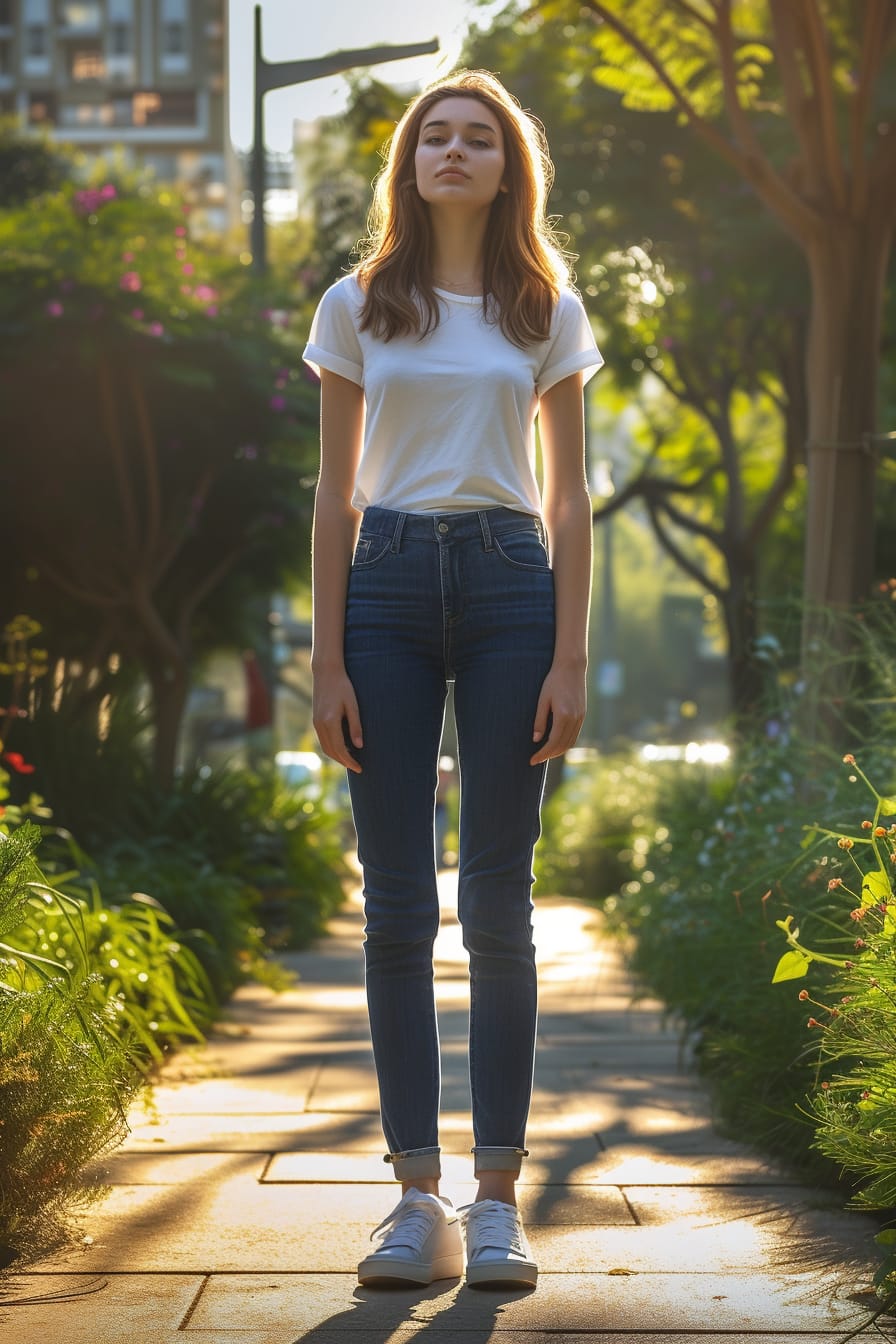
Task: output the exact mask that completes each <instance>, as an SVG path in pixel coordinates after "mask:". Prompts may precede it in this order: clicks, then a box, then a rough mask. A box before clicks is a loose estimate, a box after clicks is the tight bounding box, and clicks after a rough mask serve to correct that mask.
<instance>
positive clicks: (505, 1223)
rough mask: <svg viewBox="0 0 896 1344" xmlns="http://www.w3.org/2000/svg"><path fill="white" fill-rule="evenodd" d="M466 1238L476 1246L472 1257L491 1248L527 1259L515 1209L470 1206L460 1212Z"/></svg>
mask: <svg viewBox="0 0 896 1344" xmlns="http://www.w3.org/2000/svg"><path fill="white" fill-rule="evenodd" d="M458 1214H459V1216H460V1218H461V1221H462V1223H463V1226H464V1231H465V1232H466V1234H467V1237H468V1238H470V1239H471V1240H472V1242H473V1246H472V1248H471V1253H473V1254H475V1252H476V1251H481V1250H484V1249H485V1248H486V1247H492V1248H493V1249H494V1250H504V1249H507V1250H510V1251H513V1252H515V1254H517V1255H525V1254H526V1251H525V1247H524V1246H523V1238H522V1228H521V1226H520V1221H519V1216H518V1215H517V1211H516V1209H514V1208H512V1207H511V1205H509V1204H499V1203H498V1202H496V1201H493V1202H491V1203H485V1202H484V1201H483V1203H482V1204H481V1205H476V1204H471V1205H469V1206H468V1207H467V1208H465V1209H458Z"/></svg>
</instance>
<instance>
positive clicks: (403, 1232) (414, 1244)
mask: <svg viewBox="0 0 896 1344" xmlns="http://www.w3.org/2000/svg"><path fill="white" fill-rule="evenodd" d="M406 1199H407V1196H406V1195H405V1197H404V1199H402V1200H401V1201H400V1202H399V1203H398V1204H396V1206H395V1208H394V1209H393V1210H392V1212H391V1213H390V1214H389V1215H388V1216H387V1217H386V1218H384V1219H383V1221H382V1222H381V1223H380V1225H379V1227H375V1228H374V1229H373V1231H372V1232H371V1234H370V1240H371V1241H373V1240H374V1238H375V1237H377V1236H379V1234H380V1233H381V1232H382V1234H383V1237H382V1243H381V1245H380V1250H386V1249H391V1248H392V1247H394V1246H407V1247H409V1248H410V1249H411V1250H412V1251H419V1250H420V1249H421V1247H422V1246H423V1243H424V1241H425V1240H426V1238H427V1237H428V1236H429V1234H430V1232H431V1231H432V1225H433V1223H434V1222H435V1219H436V1216H437V1212H438V1211H437V1210H436V1209H435V1208H434V1207H433V1206H432V1205H431V1204H428V1203H425V1202H424V1201H423V1200H419V1199H418V1200H408V1202H407V1203H405V1200H406Z"/></svg>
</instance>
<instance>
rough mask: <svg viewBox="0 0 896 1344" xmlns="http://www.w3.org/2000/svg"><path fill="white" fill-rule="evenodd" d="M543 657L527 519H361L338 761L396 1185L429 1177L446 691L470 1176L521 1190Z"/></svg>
mask: <svg viewBox="0 0 896 1344" xmlns="http://www.w3.org/2000/svg"><path fill="white" fill-rule="evenodd" d="M553 653H554V582H553V575H552V573H551V568H550V564H549V561H548V555H547V550H546V547H545V541H544V532H543V527H542V523H541V520H540V519H539V518H536V517H533V516H532V515H530V514H526V513H522V512H519V511H516V510H512V509H507V508H492V509H486V510H481V511H473V512H466V513H447V514H412V513H401V512H397V511H394V510H391V509H383V508H379V507H370V508H368V509H366V510H365V512H364V515H363V519H362V523H361V530H360V534H359V538H358V542H357V546H356V549H355V554H354V557H353V561H352V566H351V572H350V575H349V582H348V594H347V602H346V622H345V665H346V670H347V672H348V675H349V678H350V680H351V682H352V685H353V686H354V689H355V693H356V695H357V698H358V705H359V709H360V714H361V724H362V728H363V733H364V746H363V748H360V749H356V748H354V747H353V748H352V751H353V753H354V754H355V755H356V757H357V759H358V761H359V762H360V764H361V767H362V772H361V773H360V774H357V773H354V772H349V776H348V778H349V788H350V793H351V802H352V812H353V816H354V821H355V827H356V830H357V833H358V855H359V858H360V861H361V866H362V869H363V874H364V898H365V916H366V927H365V943H364V958H365V979H366V988H367V1002H368V1010H369V1015H370V1031H371V1038H372V1043H373V1053H374V1061H375V1065H376V1072H377V1081H378V1084H379V1093H380V1110H381V1116H382V1123H383V1130H384V1134H385V1138H386V1143H387V1145H388V1149H389V1151H388V1153H387V1155H386V1159H385V1160H386V1161H387V1162H391V1163H392V1165H393V1173H394V1175H395V1177H396V1179H399V1180H410V1179H413V1178H415V1177H420V1176H438V1175H439V1174H440V1162H439V1153H440V1150H439V1137H438V1115H439V1099H440V1090H441V1076H440V1052H439V1031H438V1022H437V1016H436V1006H435V997H434V985H433V956H432V953H433V942H434V939H435V936H436V933H437V931H438V926H439V902H438V893H437V888H436V857H435V845H434V811H435V794H436V787H437V783H438V756H439V747H440V742H441V734H442V727H443V721H444V714H445V700H446V694H447V686H448V682H449V681H452V680H453V681H454V709H455V718H456V722H457V736H458V765H459V772H460V824H459V852H458V917H459V920H460V923H461V927H462V930H463V940H464V947H465V948H466V950H467V952H468V954H469V959H470V1024H469V1069H470V1090H471V1098H472V1118H473V1137H474V1143H475V1146H474V1148H473V1153H474V1155H475V1164H476V1170H477V1173H478V1172H480V1171H484V1170H504V1171H513V1172H516V1173H518V1172H519V1170H520V1164H521V1159H522V1157H524V1156H525V1155H526V1153H525V1148H524V1143H525V1131H526V1122H527V1117H528V1111H529V1105H530V1101H531V1093H532V1074H533V1064H534V1052H535V1030H536V1018H537V988H536V973H535V949H534V944H533V937H532V908H533V907H532V899H531V891H532V882H533V880H534V879H533V872H532V854H533V849H534V846H535V842H536V840H537V838H538V834H539V810H540V806H541V798H542V792H543V789H544V777H545V767H544V765H538V766H532V765H530V764H529V760H530V757H531V756H532V754H533V752H534V751H535V750H536V748H537V744H536V743H534V742H533V740H532V730H533V725H534V721H535V711H536V706H537V702H538V696H539V693H540V691H541V687H542V683H543V682H544V679H545V677H546V675H547V673H548V670H549V668H550V666H551V662H552V659H553Z"/></svg>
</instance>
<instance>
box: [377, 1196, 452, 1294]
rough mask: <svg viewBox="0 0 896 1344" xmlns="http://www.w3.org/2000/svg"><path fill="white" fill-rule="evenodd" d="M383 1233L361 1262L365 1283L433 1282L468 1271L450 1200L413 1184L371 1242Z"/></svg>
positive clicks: (378, 1228) (384, 1220)
mask: <svg viewBox="0 0 896 1344" xmlns="http://www.w3.org/2000/svg"><path fill="white" fill-rule="evenodd" d="M380 1233H382V1237H381V1240H380V1245H379V1246H378V1247H377V1249H376V1250H375V1251H372V1252H371V1253H370V1255H368V1256H367V1257H366V1259H364V1260H362V1261H361V1263H360V1265H359V1266H358V1282H359V1283H362V1284H391V1283H432V1281H433V1279H459V1278H460V1276H461V1274H462V1273H463V1267H464V1251H463V1243H462V1241H461V1236H460V1224H459V1223H458V1220H457V1214H456V1213H455V1211H454V1206H453V1205H452V1203H451V1201H450V1200H448V1199H444V1198H442V1197H440V1196H438V1195H424V1194H423V1193H422V1191H420V1190H416V1189H414V1188H413V1187H412V1188H411V1189H410V1190H408V1191H407V1192H406V1193H405V1194H404V1195H403V1196H402V1198H401V1200H400V1201H399V1203H398V1204H396V1206H395V1208H394V1209H393V1210H392V1212H391V1213H390V1214H389V1216H388V1217H387V1218H384V1219H383V1221H382V1222H381V1223H380V1225H379V1227H377V1228H375V1229H374V1231H373V1232H372V1233H371V1234H370V1240H371V1241H373V1239H374V1237H376V1236H378V1235H379V1234H380Z"/></svg>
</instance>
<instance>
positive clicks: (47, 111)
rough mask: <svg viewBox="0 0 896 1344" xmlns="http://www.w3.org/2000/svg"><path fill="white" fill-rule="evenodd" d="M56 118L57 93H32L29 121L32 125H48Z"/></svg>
mask: <svg viewBox="0 0 896 1344" xmlns="http://www.w3.org/2000/svg"><path fill="white" fill-rule="evenodd" d="M55 120H56V95H55V94H54V93H32V94H31V95H30V97H29V99H28V122H29V124H30V125H31V126H39V125H47V124H48V123H51V122H55Z"/></svg>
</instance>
